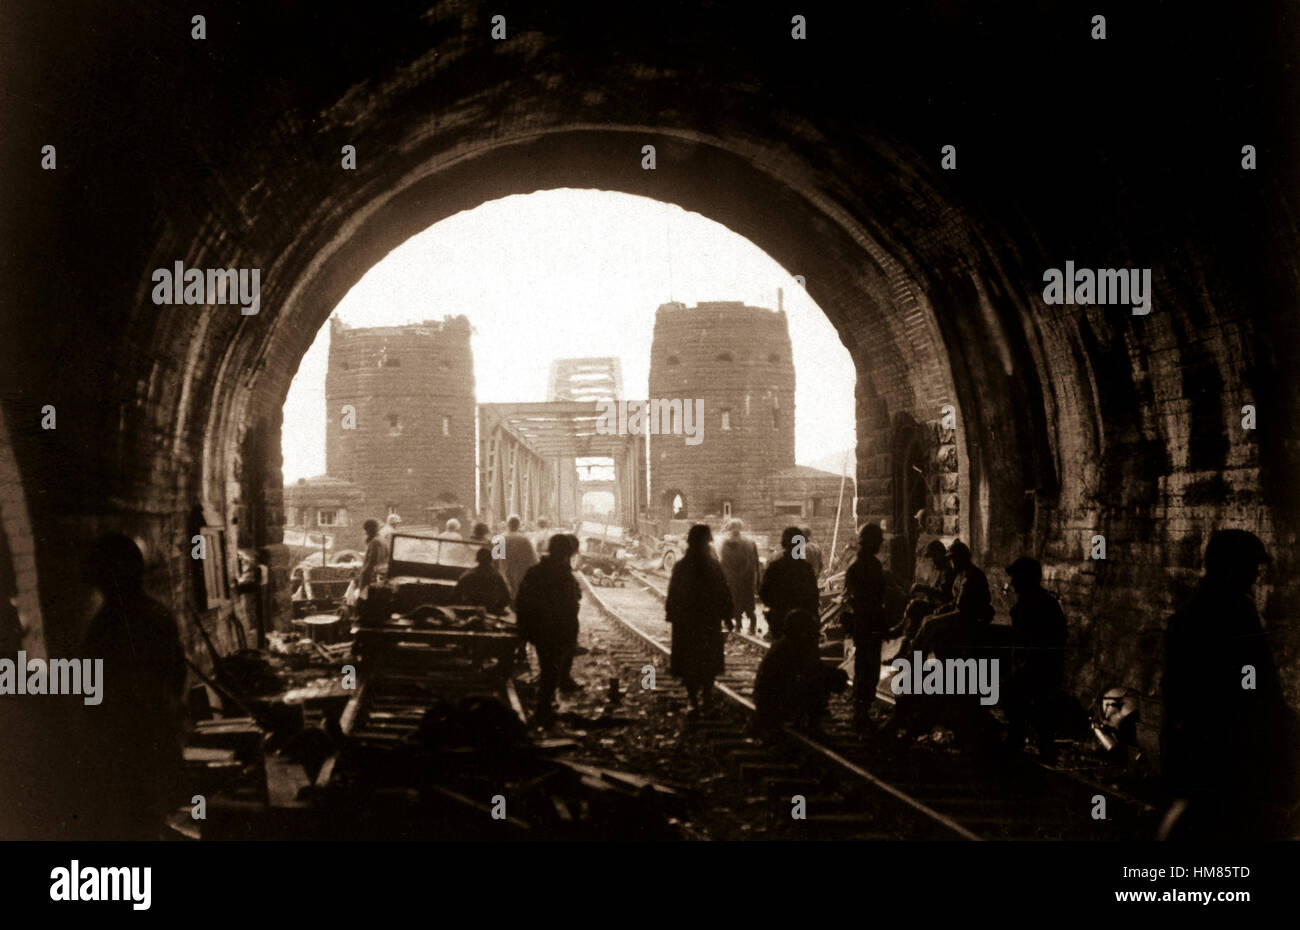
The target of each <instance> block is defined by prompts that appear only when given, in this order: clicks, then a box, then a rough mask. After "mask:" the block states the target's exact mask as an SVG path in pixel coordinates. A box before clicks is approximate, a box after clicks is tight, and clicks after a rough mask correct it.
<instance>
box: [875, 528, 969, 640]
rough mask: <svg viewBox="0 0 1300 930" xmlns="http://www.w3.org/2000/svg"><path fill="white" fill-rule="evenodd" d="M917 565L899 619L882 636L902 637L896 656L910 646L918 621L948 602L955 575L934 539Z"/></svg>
mask: <svg viewBox="0 0 1300 930" xmlns="http://www.w3.org/2000/svg"><path fill="white" fill-rule="evenodd" d="M922 513H924V511H922ZM918 562H919V565H918V571H917V573H916V577H917V580H916V581H915V582H914V583H913V584H912V587H911V589H910V590H909V591H908V601H907V606H906V607H905V608H904V609H903V620H902V622H901V623H900V624H899V625H898V626H897V627H895V628H894V629H892V630H890V631H889V632H888V633H887V634H886V636H887V638H889V639H893V638H894V637H895V636H900V635H901V636H902V637H903V639H904V642H903V644H902V646H900V648H899V653H898V654H899V655H903V654H904V652H903V650H904V649H905V648H906V647H908V646H910V644H911V642H912V640H913V639H914V638H915V637H916V631H917V630H918V629H920V628H921V622H922V621H923V620H924V619H925V618H926V617H928V616H929V615H930V614H932V613H934V612H935V611H937V610H939V609H940V608H941V607H942V606H943V605H944V604H947V603H948V602H950V601H951V600H952V582H953V578H954V577H955V573H954V572H953V570H952V566H950V565H949V564H948V550H947V549H945V548H944V545H943V543H941V542H940V541H939V540H937V539H932V540H930V542H929V543H928V544H927V545H926V547H925V551H924V552H923V553H922V554H921V558H920V559H919V560H918Z"/></svg>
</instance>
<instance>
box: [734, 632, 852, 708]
mask: <svg viewBox="0 0 1300 930" xmlns="http://www.w3.org/2000/svg"><path fill="white" fill-rule="evenodd" d="M819 638H820V628H819V625H818V621H817V617H816V616H815V615H813V614H811V613H809V612H808V611H806V610H792V611H790V614H789V616H788V617H787V618H786V624H785V632H784V633H783V634H782V635H781V636H780V637H779V638H778V639H777V641H776V642H775V643H773V644H772V648H771V649H769V650H768V651H767V654H766V655H765V656H763V661H762V662H760V663H759V665H758V673H757V674H756V675H755V677H754V708H755V711H756V718H757V719H756V721H755V722H756V723H757V726H758V728H759V729H760V730H774V729H779V728H780V727H781V726H783V725H784V724H786V723H793V724H794V725H796V726H807V728H808V729H809V730H812V731H814V732H816V731H818V730H819V729H820V727H821V720H822V718H823V717H824V716H825V715H826V705H827V702H828V701H829V699H830V695H831V694H839V693H841V692H842V691H843V690H844V689H845V687H847V685H848V676H847V675H845V674H844V672H843V670H842V669H838V668H827V667H826V666H825V665H824V664H823V663H822V660H821V655H820V653H819V652H818V648H817V646H818V639H819Z"/></svg>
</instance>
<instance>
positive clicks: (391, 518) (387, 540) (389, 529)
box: [363, 513, 402, 549]
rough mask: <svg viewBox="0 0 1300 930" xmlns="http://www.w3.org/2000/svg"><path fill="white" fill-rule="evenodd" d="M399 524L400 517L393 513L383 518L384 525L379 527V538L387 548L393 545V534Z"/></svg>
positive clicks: (400, 521) (400, 523)
mask: <svg viewBox="0 0 1300 930" xmlns="http://www.w3.org/2000/svg"><path fill="white" fill-rule="evenodd" d="M363 525H364V524H363ZM376 525H377V524H376ZM401 525H402V518H401V517H399V516H398V515H397V514H395V513H390V514H389V515H388V518H387V519H386V520H384V525H383V526H381V527H379V533H378V535H379V538H380V539H382V540H383V541H384V545H385V546H387V547H388V548H390V549H391V548H392V547H393V534H394V533H396V532H397V528H398V527H399V526H401Z"/></svg>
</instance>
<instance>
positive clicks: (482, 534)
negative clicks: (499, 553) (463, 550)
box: [469, 523, 492, 542]
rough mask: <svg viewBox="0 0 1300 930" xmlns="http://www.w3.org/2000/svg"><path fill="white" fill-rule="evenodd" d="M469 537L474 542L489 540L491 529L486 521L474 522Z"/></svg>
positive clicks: (490, 538) (490, 539)
mask: <svg viewBox="0 0 1300 930" xmlns="http://www.w3.org/2000/svg"><path fill="white" fill-rule="evenodd" d="M469 538H470V539H472V540H474V541H475V542H491V541H492V530H491V528H490V527H489V526H488V525H487V524H486V523H475V524H474V529H473V530H472V531H471V535H470V537H469Z"/></svg>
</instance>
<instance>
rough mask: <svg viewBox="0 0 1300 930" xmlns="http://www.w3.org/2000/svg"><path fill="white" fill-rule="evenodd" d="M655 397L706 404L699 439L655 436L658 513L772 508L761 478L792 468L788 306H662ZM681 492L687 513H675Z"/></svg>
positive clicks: (743, 513)
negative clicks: (694, 441)
mask: <svg viewBox="0 0 1300 930" xmlns="http://www.w3.org/2000/svg"><path fill="white" fill-rule="evenodd" d="M650 398H651V400H661V399H668V400H675V399H680V400H681V401H682V402H683V404H686V403H694V401H695V400H696V399H697V398H699V399H702V400H703V401H704V424H703V433H702V435H701V439H700V442H699V444H698V445H688V444H687V443H686V442H685V441H684V437H682V436H673V435H659V436H654V435H652V436H651V437H650V484H651V506H652V508H653V511H654V514H655V516H656V517H658V518H660V519H665V518H668V517H672V516H674V515H675V516H677V517H685V518H687V519H692V520H695V519H702V518H704V517H706V516H710V515H716V516H718V517H722V516H725V515H726V514H728V513H734V514H735V515H736V516H739V517H741V518H744V519H749V520H753V519H754V518H755V517H759V516H766V515H768V514H769V513H770V511H771V509H772V501H771V500H770V498H769V496H768V494H767V493H766V492H765V484H764V480H763V479H765V478H766V477H767V476H768V475H771V474H773V473H775V472H779V471H781V470H783V469H787V468H792V467H793V466H794V414H795V411H794V360H793V357H792V355H791V348H790V331H789V327H788V325H787V323H786V316H785V312H784V311H781V310H765V309H763V308H761V307H749V306H746V305H745V304H744V303H743V302H742V301H718V302H711V303H701V304H699V305H697V306H695V307H694V308H688V307H686V305H685V304H681V303H668V304H664V305H663V306H661V307H660V308H659V310H658V312H656V314H655V331H654V342H653V344H652V346H651V349H650ZM678 497H680V498H681V500H682V503H683V505H684V512H683V510H679V511H678V512H676V514H674V501H675V499H676V498H678Z"/></svg>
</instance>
